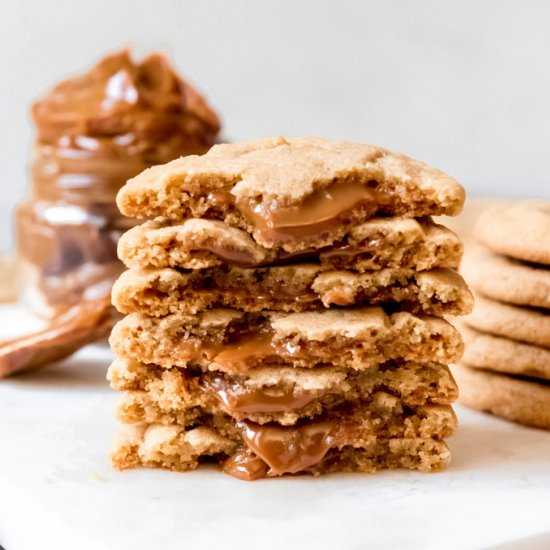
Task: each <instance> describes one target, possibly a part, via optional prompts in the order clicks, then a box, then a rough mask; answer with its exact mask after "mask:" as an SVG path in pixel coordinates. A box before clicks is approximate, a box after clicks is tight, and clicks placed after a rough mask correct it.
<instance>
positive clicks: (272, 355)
mask: <svg viewBox="0 0 550 550" xmlns="http://www.w3.org/2000/svg"><path fill="white" fill-rule="evenodd" d="M110 343H111V347H112V349H113V351H114V352H115V353H116V354H117V355H119V356H121V357H124V358H127V359H133V360H134V361H137V362H140V363H153V364H156V365H160V366H162V367H164V368H171V367H174V366H177V367H193V366H194V367H197V368H201V369H205V370H206V369H210V370H219V371H222V372H228V373H239V372H241V373H242V372H246V371H248V370H250V369H251V368H255V367H259V366H270V365H271V366H273V365H281V366H293V367H307V368H313V367H318V366H321V365H326V364H328V365H333V366H335V367H341V368H352V369H358V370H362V369H366V368H370V367H372V366H373V365H376V364H378V363H382V362H385V361H389V360H392V359H403V360H406V361H415V362H419V363H423V362H437V363H442V364H448V363H451V362H453V361H457V360H458V359H459V358H460V355H461V354H462V350H463V344H462V340H461V338H460V334H459V333H458V331H457V330H456V329H455V328H454V327H453V326H452V325H450V324H449V323H448V322H447V321H445V320H444V319H440V318H437V317H430V316H425V315H412V314H410V313H406V312H398V313H393V314H391V315H388V314H386V313H384V310H382V309H381V308H377V307H370V308H356V309H340V310H337V309H328V310H325V311H320V312H306V313H276V312H264V313H255V314H254V313H248V314H247V313H243V312H240V311H237V310H218V309H216V310H209V311H206V312H204V313H201V314H197V315H181V314H172V315H167V316H166V317H162V318H158V319H157V318H151V317H146V316H144V315H140V314H136V313H133V314H130V315H128V316H127V317H125V318H124V319H123V320H122V321H120V322H119V323H117V325H116V326H115V328H114V329H113V332H112V334H111V338H110Z"/></svg>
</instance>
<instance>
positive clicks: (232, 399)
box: [203, 375, 319, 413]
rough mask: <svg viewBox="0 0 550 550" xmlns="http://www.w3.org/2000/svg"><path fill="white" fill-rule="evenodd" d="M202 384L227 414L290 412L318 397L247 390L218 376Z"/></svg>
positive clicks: (306, 393)
mask: <svg viewBox="0 0 550 550" xmlns="http://www.w3.org/2000/svg"><path fill="white" fill-rule="evenodd" d="M203 384H204V389H205V390H206V391H207V392H208V393H209V394H211V395H214V396H215V397H216V398H217V399H218V400H219V401H220V403H221V404H222V405H223V406H224V408H225V409H226V411H227V412H229V413H232V412H242V413H270V412H290V411H294V410H297V409H301V408H302V407H305V406H306V405H307V404H309V403H311V402H312V401H313V400H314V399H315V398H316V397H318V396H319V392H317V391H308V390H297V389H288V390H286V391H285V390H282V389H277V388H261V389H249V388H247V387H246V386H245V385H244V384H242V383H240V382H238V381H237V380H227V379H226V378H224V377H223V376H220V375H210V376H208V375H207V376H205V377H204V379H203Z"/></svg>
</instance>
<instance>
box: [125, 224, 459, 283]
mask: <svg viewBox="0 0 550 550" xmlns="http://www.w3.org/2000/svg"><path fill="white" fill-rule="evenodd" d="M461 255H462V243H461V242H460V239H459V238H458V237H457V235H456V234H455V233H453V232H452V231H451V230H449V229H447V228H445V227H443V226H442V225H438V224H435V223H433V222H431V221H430V220H429V219H424V220H416V219H414V218H401V217H390V218H373V219H371V220H369V221H367V222H365V223H362V224H359V225H356V226H354V227H352V228H351V229H350V230H349V232H348V233H346V234H345V235H344V236H343V238H342V239H341V240H340V241H339V242H338V243H336V244H335V245H334V246H329V247H325V248H324V249H321V250H317V251H316V250H310V251H305V252H300V253H297V254H289V253H287V252H285V251H284V250H283V249H282V248H280V247H278V248H277V247H274V248H271V249H269V248H265V247H263V246H260V245H259V244H258V243H256V242H255V241H254V239H253V238H252V237H251V236H250V234H249V233H247V232H246V231H244V230H243V229H238V228H236V227H231V226H230V225H228V224H226V223H224V222H222V221H219V220H207V219H187V220H184V221H182V222H172V221H171V220H168V219H160V218H159V219H157V220H151V221H147V222H145V223H144V224H142V225H138V226H136V227H133V228H132V229H130V230H129V231H128V232H126V233H125V234H124V235H123V236H122V237H121V239H120V240H119V242H118V256H119V258H120V259H121V260H122V261H123V262H124V263H125V264H126V266H127V267H130V268H140V267H177V268H184V269H204V268H207V267H217V266H221V265H231V266H237V267H269V266H274V265H282V264H288V263H290V262H295V261H297V260H299V261H302V262H310V263H311V262H315V263H317V264H318V265H319V268H320V269H321V270H323V271H327V270H334V269H351V270H354V271H359V272H364V271H372V270H376V269H385V268H397V267H400V268H403V269H415V270H417V271H423V270H425V269H431V268H434V267H451V268H456V267H458V264H459V262H460V257H461Z"/></svg>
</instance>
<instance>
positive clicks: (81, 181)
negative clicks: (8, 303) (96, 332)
mask: <svg viewBox="0 0 550 550" xmlns="http://www.w3.org/2000/svg"><path fill="white" fill-rule="evenodd" d="M146 167H147V166H143V165H142V164H141V163H140V162H138V161H137V160H134V162H129V159H117V158H109V157H106V156H105V154H104V152H103V154H101V155H98V154H97V151H84V150H82V149H69V148H54V147H51V146H45V145H41V146H37V147H36V148H35V150H34V152H33V158H32V159H31V164H30V180H31V193H30V196H29V197H28V198H27V199H26V200H25V201H24V202H23V203H22V204H21V205H20V206H19V207H18V209H17V211H16V214H15V224H16V243H17V251H18V268H19V273H20V277H19V281H18V284H19V287H20V295H21V296H22V298H23V301H24V302H25V304H26V305H27V306H28V307H29V308H30V309H31V310H32V311H33V312H34V313H36V314H37V315H39V316H41V317H45V318H52V317H55V316H56V315H57V314H58V313H60V312H61V311H63V310H65V309H67V308H68V307H70V306H73V305H75V304H77V303H79V302H81V301H82V300H83V299H96V298H101V297H102V296H105V295H107V294H108V293H109V292H110V289H111V286H112V284H113V282H114V280H115V279H116V278H117V277H118V275H119V274H120V273H121V271H122V269H123V266H122V264H121V263H120V262H119V261H118V259H117V254H116V247H117V242H118V239H119V238H120V236H121V235H122V233H124V232H125V231H127V230H128V229H129V228H130V227H131V226H132V225H133V224H135V223H136V222H135V221H134V220H130V219H128V218H125V217H123V216H121V214H120V213H119V212H118V209H117V207H116V204H115V197H116V193H117V191H118V189H119V188H120V187H121V186H122V185H123V184H124V183H125V182H126V180H127V179H129V178H130V177H132V176H134V175H136V174H138V173H139V172H140V171H141V170H143V169H145V168H146Z"/></svg>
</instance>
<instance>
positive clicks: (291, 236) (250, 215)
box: [237, 181, 382, 243]
mask: <svg viewBox="0 0 550 550" xmlns="http://www.w3.org/2000/svg"><path fill="white" fill-rule="evenodd" d="M381 199H382V197H381V195H380V193H378V192H377V191H376V190H375V189H372V188H370V187H368V186H367V185H365V184H364V183H360V182H357V181H350V182H334V183H332V184H330V185H329V186H327V187H325V188H323V189H319V190H317V191H315V192H314V193H312V194H311V195H309V196H308V197H307V198H306V199H305V200H304V201H303V202H301V203H300V204H298V205H292V206H283V205H281V204H280V203H279V202H277V201H276V200H271V201H263V200H261V201H259V202H257V203H253V202H251V203H245V202H244V201H243V202H242V203H241V204H237V206H238V208H239V210H240V211H241V212H242V214H243V216H244V217H245V218H246V220H247V221H248V222H250V223H251V224H252V225H253V226H254V229H255V231H256V232H257V233H259V234H260V235H261V237H262V239H264V240H265V241H268V242H272V243H285V242H289V241H294V240H300V241H304V240H305V241H307V240H311V241H314V240H316V239H317V238H319V237H320V236H321V235H323V234H324V233H326V232H332V231H334V230H335V228H336V227H337V226H338V225H339V224H340V223H342V222H343V221H344V220H345V219H346V218H347V217H349V216H351V215H352V214H353V213H354V212H355V211H356V210H358V209H360V208H361V209H365V210H368V211H369V213H370V214H373V213H374V212H375V211H376V210H377V209H378V208H379V206H380V202H381Z"/></svg>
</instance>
